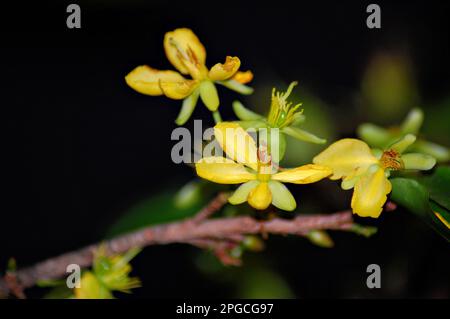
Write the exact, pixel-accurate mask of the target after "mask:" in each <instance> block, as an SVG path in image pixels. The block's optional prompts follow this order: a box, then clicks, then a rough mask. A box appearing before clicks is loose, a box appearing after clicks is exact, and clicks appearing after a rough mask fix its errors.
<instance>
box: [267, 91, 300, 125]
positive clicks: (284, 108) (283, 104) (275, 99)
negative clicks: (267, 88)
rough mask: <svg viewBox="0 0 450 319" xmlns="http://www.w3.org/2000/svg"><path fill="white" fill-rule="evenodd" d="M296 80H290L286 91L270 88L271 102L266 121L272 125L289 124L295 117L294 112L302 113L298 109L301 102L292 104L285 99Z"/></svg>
mask: <svg viewBox="0 0 450 319" xmlns="http://www.w3.org/2000/svg"><path fill="white" fill-rule="evenodd" d="M296 85H297V82H292V83H291V84H290V85H289V87H288V89H287V91H286V92H284V93H283V92H277V91H276V90H275V88H274V89H273V90H272V102H271V104H270V111H269V116H268V117H267V121H268V122H269V125H270V126H272V127H279V128H281V127H285V126H289V125H290V124H291V123H292V121H293V120H294V119H295V117H294V115H295V114H296V113H302V112H303V110H298V109H299V108H300V106H301V105H302V104H301V103H299V104H295V105H293V104H292V103H291V102H288V101H287V98H288V97H289V95H290V94H291V92H292V89H293V88H294V86H296Z"/></svg>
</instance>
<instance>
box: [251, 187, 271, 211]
mask: <svg viewBox="0 0 450 319" xmlns="http://www.w3.org/2000/svg"><path fill="white" fill-rule="evenodd" d="M271 202H272V193H271V192H270V189H269V185H267V183H266V182H262V183H260V184H259V185H258V186H256V187H255V188H254V189H253V190H252V191H251V192H250V194H249V195H248V203H249V204H250V205H251V206H252V207H254V208H256V209H266V208H267V207H269V205H270V203H271Z"/></svg>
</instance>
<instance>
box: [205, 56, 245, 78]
mask: <svg viewBox="0 0 450 319" xmlns="http://www.w3.org/2000/svg"><path fill="white" fill-rule="evenodd" d="M240 66H241V60H239V58H238V57H235V56H234V57H231V56H227V57H226V59H225V63H223V64H222V63H217V64H216V65H214V66H213V67H212V68H211V70H209V73H208V77H209V78H210V79H211V80H213V81H223V80H226V79H229V78H231V77H232V76H233V75H234V74H235V73H236V72H237V70H239V67H240Z"/></svg>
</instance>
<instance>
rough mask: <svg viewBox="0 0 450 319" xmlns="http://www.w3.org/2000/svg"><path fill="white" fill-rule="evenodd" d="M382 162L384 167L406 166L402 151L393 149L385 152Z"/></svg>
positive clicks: (398, 167) (400, 167)
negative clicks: (401, 155) (401, 154)
mask: <svg viewBox="0 0 450 319" xmlns="http://www.w3.org/2000/svg"><path fill="white" fill-rule="evenodd" d="M380 163H381V165H382V166H383V168H384V169H392V170H399V169H403V168H404V164H403V161H402V159H401V157H400V153H399V152H397V151H396V150H393V149H390V150H387V151H384V152H383V155H382V156H381V158H380Z"/></svg>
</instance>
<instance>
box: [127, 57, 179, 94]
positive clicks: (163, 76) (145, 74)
mask: <svg viewBox="0 0 450 319" xmlns="http://www.w3.org/2000/svg"><path fill="white" fill-rule="evenodd" d="M125 81H126V82H127V84H128V85H129V86H130V87H131V88H132V89H134V90H136V91H138V92H139V93H142V94H147V95H153V96H156V95H162V94H163V91H162V90H161V87H160V86H159V82H160V81H164V82H170V83H173V82H183V81H185V78H184V77H183V76H182V75H181V74H180V73H178V72H175V71H170V70H167V71H161V70H157V69H153V68H151V67H149V66H148V65H141V66H138V67H137V68H135V69H134V70H133V71H131V72H130V73H128V75H127V76H126V77H125Z"/></svg>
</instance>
